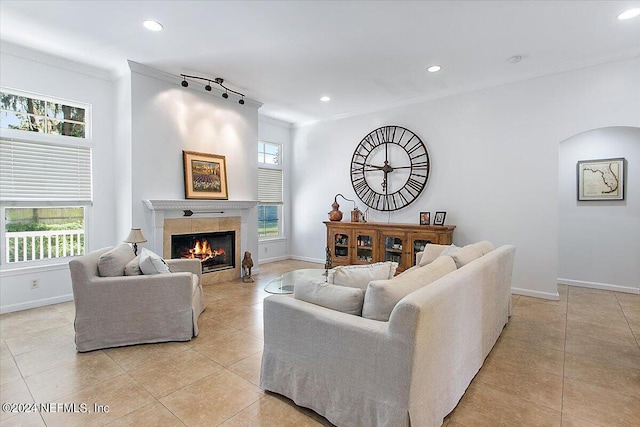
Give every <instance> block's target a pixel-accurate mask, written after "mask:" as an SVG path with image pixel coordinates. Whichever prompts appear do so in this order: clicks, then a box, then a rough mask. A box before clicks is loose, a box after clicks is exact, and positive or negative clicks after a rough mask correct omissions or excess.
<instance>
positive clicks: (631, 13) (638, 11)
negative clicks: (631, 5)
mask: <svg viewBox="0 0 640 427" xmlns="http://www.w3.org/2000/svg"><path fill="white" fill-rule="evenodd" d="M638 15H640V8H639V7H637V8H635V9H629V10H627V11H624V12H622V13H621V14H620V15H618V19H631V18H635V17H636V16H638Z"/></svg>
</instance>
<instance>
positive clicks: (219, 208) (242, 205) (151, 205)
mask: <svg viewBox="0 0 640 427" xmlns="http://www.w3.org/2000/svg"><path fill="white" fill-rule="evenodd" d="M143 202H144V205H145V206H146V207H147V208H148V209H149V210H150V211H151V213H152V225H153V233H152V234H153V235H152V237H151V239H150V243H151V245H152V246H153V248H152V250H153V251H154V252H155V253H158V254H161V253H162V252H163V235H164V220H165V219H168V218H172V219H173V218H188V216H187V215H185V214H184V211H185V210H190V211H192V212H193V215H194V217H197V218H206V217H213V218H216V217H225V216H239V217H240V221H241V232H240V245H241V249H242V251H245V250H248V247H249V246H250V245H248V234H247V230H249V229H251V228H252V227H248V221H249V218H250V217H251V216H250V215H249V212H250V211H251V210H252V209H255V208H256V206H257V205H258V202H257V201H254V200H199V199H172V200H143ZM254 216H255V215H254ZM256 240H257V236H256Z"/></svg>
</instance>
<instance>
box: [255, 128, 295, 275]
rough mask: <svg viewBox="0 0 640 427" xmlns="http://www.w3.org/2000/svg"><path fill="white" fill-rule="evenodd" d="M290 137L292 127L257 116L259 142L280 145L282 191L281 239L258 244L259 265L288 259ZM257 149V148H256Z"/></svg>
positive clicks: (262, 241)
mask: <svg viewBox="0 0 640 427" xmlns="http://www.w3.org/2000/svg"><path fill="white" fill-rule="evenodd" d="M291 137H292V125H291V124H290V123H287V122H283V121H281V120H276V119H272V118H270V117H265V116H258V139H259V140H260V141H266V142H273V143H277V144H282V153H281V154H282V166H283V181H284V182H283V191H284V200H283V201H284V205H283V207H282V218H281V223H282V237H280V238H275V239H262V240H260V241H259V243H258V257H254V259H258V261H259V262H260V263H265V262H271V261H278V260H282V259H287V258H289V238H288V236H289V234H290V230H291V179H290V178H291V173H290V171H291V153H292V146H291ZM256 148H257V147H256Z"/></svg>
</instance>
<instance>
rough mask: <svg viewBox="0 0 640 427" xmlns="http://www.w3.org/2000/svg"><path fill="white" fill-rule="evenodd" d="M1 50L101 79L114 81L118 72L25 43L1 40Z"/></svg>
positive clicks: (4, 52)
mask: <svg viewBox="0 0 640 427" xmlns="http://www.w3.org/2000/svg"><path fill="white" fill-rule="evenodd" d="M0 52H2V53H3V54H5V55H12V56H17V57H18V58H22V59H27V60H29V61H33V62H38V63H40V64H45V65H49V66H52V67H56V68H61V69H63V70H67V71H73V72H75V73H79V74H84V75H87V76H89V77H94V78H97V79H101V80H107V81H114V80H115V79H116V74H115V73H114V72H113V71H110V70H107V69H104V68H99V67H94V66H92V65H88V64H84V63H81V62H76V61H71V60H69V59H65V58H62V57H61V56H57V55H52V54H50V53H47V52H44V51H41V50H36V49H33V48H30V47H27V46H24V45H18V44H15V43H12V42H8V41H6V40H0Z"/></svg>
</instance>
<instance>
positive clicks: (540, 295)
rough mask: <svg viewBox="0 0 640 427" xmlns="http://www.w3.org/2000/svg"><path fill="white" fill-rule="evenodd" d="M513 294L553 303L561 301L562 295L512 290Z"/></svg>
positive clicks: (518, 289)
mask: <svg viewBox="0 0 640 427" xmlns="http://www.w3.org/2000/svg"><path fill="white" fill-rule="evenodd" d="M511 293H512V294H516V295H524V296H526V297H533V298H542V299H549V300H552V301H558V300H560V294H559V293H558V292H556V293H555V294H552V293H551V292H539V291H532V290H529V289H520V288H511Z"/></svg>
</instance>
